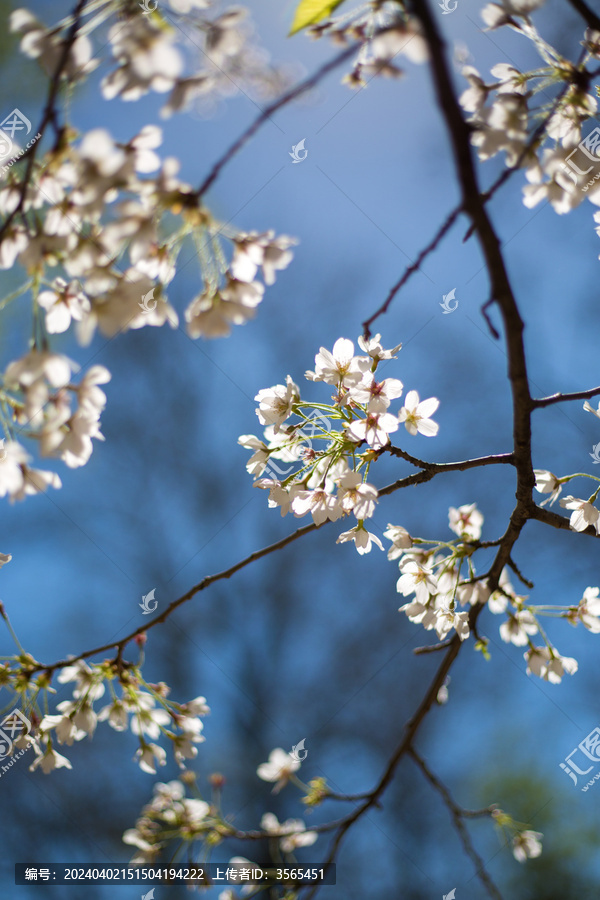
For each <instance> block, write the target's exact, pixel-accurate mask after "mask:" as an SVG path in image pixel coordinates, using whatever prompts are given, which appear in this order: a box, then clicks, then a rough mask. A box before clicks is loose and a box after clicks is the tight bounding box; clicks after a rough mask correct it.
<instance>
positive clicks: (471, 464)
mask: <svg viewBox="0 0 600 900" xmlns="http://www.w3.org/2000/svg"><path fill="white" fill-rule="evenodd" d="M511 461H512V454H510V453H505V454H498V455H496V456H482V457H478V458H476V459H467V460H460V461H458V462H451V463H423V465H426V466H427V467H428V469H427V471H421V472H416V473H415V474H414V475H409V476H408V477H407V478H400V479H399V480H398V481H394V482H393V483H392V484H388V485H386V487H383V488H381V490H380V491H378V494H379V496H380V497H382V496H383V497H385V496H388V495H389V494H393V493H395V491H398V490H401V489H403V488H406V487H411V486H412V485H414V484H421V483H423V482H426V481H431V479H432V478H434V477H435V476H436V475H439V474H440V473H442V472H455V471H461V472H462V471H465V470H466V469H472V468H479V467H480V466H486V465H493V464H497V463H510V462H511ZM328 524H330V522H329V521H327V522H323V523H322V525H315V524H314V523H312V524H310V525H304V526H303V527H302V528H298V529H297V530H296V531H294V532H292V534H288V535H287V536H286V537H284V538H281V539H280V540H279V541H276V542H275V543H274V544H270V545H269V546H268V547H263V548H262V549H261V550H256V551H254V553H251V554H250V555H249V556H246V557H245V558H244V559H242V560H240V561H239V562H237V563H235V564H234V565H233V566H230V567H229V568H228V569H224V570H223V571H222V572H217V573H216V574H214V575H207V576H206V577H205V578H203V579H202V580H201V581H199V582H198V584H195V585H194V586H193V587H191V588H190V589H189V590H188V591H186V593H185V594H182V595H181V597H178V598H177V599H176V600H173V602H172V603H170V604H169V606H167V607H166V608H165V610H164V611H163V612H162V613H161V614H160V615H158V616H156V617H155V618H154V619H151V620H150V621H149V622H147V623H145V624H144V625H141V626H140V627H139V628H136V630H135V631H132V632H131V633H130V634H128V635H127V636H126V637H124V638H121V639H120V640H118V641H112V643H110V644H102V645H101V646H100V647H94V648H93V649H92V650H86V651H85V652H83V653H80V654H79V655H78V656H73V657H71V658H70V659H62V660H59V661H58V662H55V663H52V664H49V665H46V664H45V663H35V665H33V666H31V667H29V668H27V669H26V671H27V673H28V674H29V675H32V674H33V673H34V672H40V671H44V672H47V673H48V674H51V673H52V672H53V671H55V670H56V669H62V668H64V667H65V666H70V665H73V663H74V662H77V661H78V660H80V659H88V658H89V657H90V656H96V655H97V654H99V653H106V652H107V651H108V650H113V649H115V648H116V649H117V650H118V653H117V659H116V661H117V662H118V661H119V660H120V658H121V657H122V653H123V649H124V647H125V646H126V645H127V644H128V643H129V642H130V641H132V640H134V639H135V638H136V637H138V636H139V635H140V634H145V633H146V632H147V631H149V630H150V628H154V626H156V625H159V624H161V623H162V622H164V621H166V619H167V618H168V617H169V616H170V615H171V613H172V612H174V610H176V609H177V608H178V607H179V606H181V605H182V604H183V603H186V602H187V601H188V600H191V599H192V598H193V597H194V596H195V595H196V594H199V593H200V592H201V591H204V590H206V588H208V587H210V585H212V584H214V583H215V582H216V581H222V580H223V579H225V578H231V576H232V575H235V573H236V572H239V571H240V569H244V568H245V567H246V566H248V565H250V563H253V562H256V561H257V560H259V559H262V558H263V557H264V556H268V555H269V554H271V553H275V552H276V551H277V550H282V549H283V548H284V547H287V545H288V544H291V543H292V542H293V541H296V540H298V538H301V537H304V535H305V534H310V533H311V532H313V531H316V530H317V528H323V527H324V526H325V525H328Z"/></svg>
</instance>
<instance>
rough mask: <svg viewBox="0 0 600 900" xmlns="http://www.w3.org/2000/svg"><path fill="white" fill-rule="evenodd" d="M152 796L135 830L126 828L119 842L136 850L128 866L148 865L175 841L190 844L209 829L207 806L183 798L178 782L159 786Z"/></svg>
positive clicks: (183, 786)
mask: <svg viewBox="0 0 600 900" xmlns="http://www.w3.org/2000/svg"><path fill="white" fill-rule="evenodd" d="M153 793H154V796H153V798H152V800H151V802H150V803H148V804H147V805H146V806H144V808H143V809H142V813H141V815H140V817H139V819H138V820H137V822H136V823H135V828H128V829H127V831H126V832H125V833H124V835H123V842H124V843H125V844H129V845H131V846H133V847H135V848H136V852H135V855H134V856H133V857H132V859H131V862H132V863H140V864H144V863H152V862H154V860H155V859H156V858H157V857H158V856H159V854H160V852H161V850H162V849H163V847H165V846H166V845H167V844H168V843H171V842H172V841H173V840H174V839H175V838H179V839H180V840H184V841H187V842H189V843H191V842H192V841H196V840H198V839H202V837H203V836H205V835H206V833H207V832H209V831H210V830H211V828H212V826H213V819H212V818H211V807H210V805H209V804H208V803H206V802H205V801H204V800H201V799H195V798H192V797H186V796H185V785H184V784H183V783H182V782H181V781H169V782H167V783H166V784H163V783H162V782H159V783H158V784H155V785H154V789H153Z"/></svg>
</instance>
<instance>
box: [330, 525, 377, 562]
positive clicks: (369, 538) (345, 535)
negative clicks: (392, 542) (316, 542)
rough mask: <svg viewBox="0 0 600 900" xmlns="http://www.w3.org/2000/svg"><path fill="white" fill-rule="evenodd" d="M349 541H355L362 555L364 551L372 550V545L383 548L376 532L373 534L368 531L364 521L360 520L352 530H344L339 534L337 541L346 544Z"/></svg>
mask: <svg viewBox="0 0 600 900" xmlns="http://www.w3.org/2000/svg"><path fill="white" fill-rule="evenodd" d="M348 541H354V546H355V547H356V549H357V551H358V552H359V553H360V555H361V556H362V555H363V554H364V553H370V552H371V546H372V545H373V544H376V545H377V546H378V547H379V549H380V550H383V544H382V543H381V541H380V540H379V538H378V537H377V535H376V534H373V533H372V532H371V531H367V529H366V528H365V527H364V525H363V524H362V522H359V523H358V525H355V526H354V528H351V529H350V531H344V532H342V534H340V535H339V537H338V539H337V541H336V543H337V544H344V543H347V542H348Z"/></svg>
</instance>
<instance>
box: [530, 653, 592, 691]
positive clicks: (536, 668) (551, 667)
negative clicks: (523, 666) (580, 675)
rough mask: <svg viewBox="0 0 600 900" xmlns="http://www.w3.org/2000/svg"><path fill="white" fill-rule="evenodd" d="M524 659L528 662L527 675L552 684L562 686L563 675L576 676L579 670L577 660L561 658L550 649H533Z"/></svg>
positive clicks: (568, 657)
mask: <svg viewBox="0 0 600 900" xmlns="http://www.w3.org/2000/svg"><path fill="white" fill-rule="evenodd" d="M523 657H524V659H525V661H526V662H527V674H528V675H530V674H533V675H537V676H538V677H539V678H543V679H544V681H549V682H550V683H551V684H560V682H561V681H562V677H563V675H565V673H566V674H568V675H574V674H575V672H576V671H577V669H578V668H579V666H578V664H577V660H575V659H572V658H571V657H570V656H560V655H559V654H558V653H557V652H556V650H550V648H549V647H532V648H531V649H530V650H527V651H526V652H525V653H524V654H523Z"/></svg>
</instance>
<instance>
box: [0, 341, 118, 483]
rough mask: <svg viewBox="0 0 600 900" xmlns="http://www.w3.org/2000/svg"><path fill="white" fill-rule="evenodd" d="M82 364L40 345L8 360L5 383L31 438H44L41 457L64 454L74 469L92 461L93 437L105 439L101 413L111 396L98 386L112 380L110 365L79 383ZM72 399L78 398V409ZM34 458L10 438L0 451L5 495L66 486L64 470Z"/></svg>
mask: <svg viewBox="0 0 600 900" xmlns="http://www.w3.org/2000/svg"><path fill="white" fill-rule="evenodd" d="M77 369H78V366H77V365H76V364H75V363H74V362H72V360H70V359H68V358H67V357H66V356H63V355H61V354H58V353H51V352H50V351H47V350H44V351H39V350H35V349H34V350H30V351H29V353H27V354H26V355H25V356H23V357H22V358H21V359H18V360H15V361H14V362H11V363H10V364H9V365H8V367H7V368H6V371H5V372H4V376H3V377H2V382H1V383H2V387H1V388H0V396H1V397H2V400H3V401H4V407H5V408H6V407H8V408H10V410H11V411H12V421H13V422H16V423H18V425H19V426H20V428H21V432H22V433H23V434H24V435H25V436H26V437H28V438H31V439H35V440H37V441H38V442H39V449H40V454H41V456H50V457H58V458H59V459H61V460H62V461H63V462H64V463H65V464H66V465H67V466H69V467H70V468H76V467H78V466H83V465H85V464H86V463H87V461H88V460H89V458H90V456H91V454H92V438H96V439H98V440H104V437H103V435H102V433H101V431H100V414H101V413H102V410H103V409H104V406H105V405H106V395H105V393H104V391H103V390H101V388H100V387H98V385H100V384H105V383H106V382H107V381H109V380H110V372H109V371H108V370H107V369H105V368H104V366H92V367H91V368H90V369H88V371H87V372H86V373H85V375H84V376H83V378H81V380H80V382H79V384H73V383H72V382H71V376H72V374H73V372H75V371H76V370H77ZM72 398H75V399H76V400H77V407H76V408H75V410H73V409H72V407H71V399H72ZM28 460H29V457H28V455H27V453H26V451H25V449H24V448H23V447H22V446H21V444H20V443H18V442H17V441H15V440H9V441H8V443H7V444H6V446H5V447H4V452H3V454H2V455H0V496H6V495H8V497H9V499H10V500H11V501H12V500H22V499H23V498H24V497H25V496H26V495H28V494H35V493H38V492H39V491H44V490H46V488H47V487H49V486H51V487H54V488H59V487H60V486H61V481H60V478H59V477H58V475H56V474H55V473H53V472H46V471H40V470H37V469H31V468H29V466H28Z"/></svg>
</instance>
